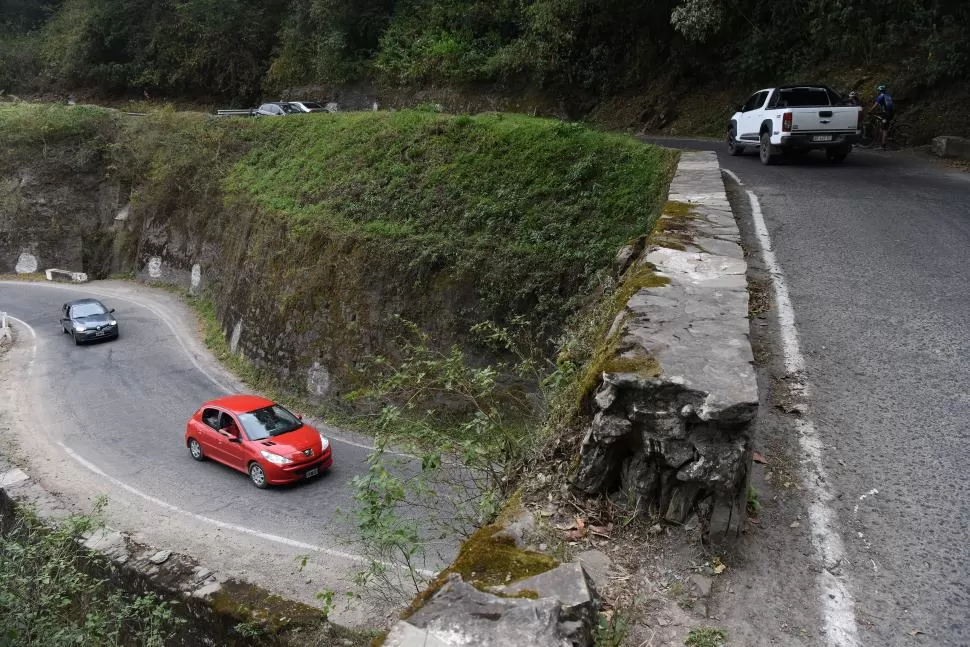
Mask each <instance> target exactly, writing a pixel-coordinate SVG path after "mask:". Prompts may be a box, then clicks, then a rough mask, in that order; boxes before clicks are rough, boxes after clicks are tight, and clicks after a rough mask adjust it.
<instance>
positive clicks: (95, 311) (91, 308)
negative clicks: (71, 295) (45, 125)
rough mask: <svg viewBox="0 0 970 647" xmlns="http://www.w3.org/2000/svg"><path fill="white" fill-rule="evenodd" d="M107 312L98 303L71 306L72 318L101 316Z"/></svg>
mask: <svg viewBox="0 0 970 647" xmlns="http://www.w3.org/2000/svg"><path fill="white" fill-rule="evenodd" d="M105 312H107V310H105V309H104V306H102V305H101V304H100V303H81V304H79V305H76V306H71V316H72V317H90V316H91V315H103V314H104V313H105Z"/></svg>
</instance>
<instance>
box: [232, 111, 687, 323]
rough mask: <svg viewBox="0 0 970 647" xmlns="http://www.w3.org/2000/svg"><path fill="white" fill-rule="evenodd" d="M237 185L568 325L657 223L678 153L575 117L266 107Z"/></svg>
mask: <svg viewBox="0 0 970 647" xmlns="http://www.w3.org/2000/svg"><path fill="white" fill-rule="evenodd" d="M258 126H259V127H258V128H256V129H254V130H253V131H251V133H250V135H251V136H252V141H251V145H252V149H251V151H250V153H249V154H248V155H247V156H246V157H244V158H243V159H242V160H241V161H240V163H239V164H237V165H236V166H235V168H234V169H233V171H232V173H231V175H230V178H229V182H228V186H229V188H230V190H231V191H232V192H234V193H239V194H245V195H248V196H250V197H251V198H252V199H253V200H254V201H255V202H256V204H258V205H259V206H261V207H262V208H264V209H266V210H269V211H272V212H274V213H277V214H279V215H280V216H281V217H283V218H285V219H287V220H288V221H289V223H290V224H291V225H292V227H293V229H292V232H293V234H294V235H295V236H296V237H300V236H302V235H309V234H310V233H311V232H313V231H314V230H317V229H326V230H329V231H331V232H344V233H350V234H352V235H354V236H362V237H364V238H367V239H379V240H381V241H383V244H385V245H387V246H388V248H389V253H393V251H394V250H396V251H398V252H401V251H404V252H406V253H405V254H404V256H405V257H407V258H409V259H410V265H412V266H415V265H427V266H435V267H442V266H444V267H450V268H451V274H452V275H453V276H456V277H457V276H467V275H472V276H475V277H476V280H475V284H476V286H477V290H478V297H479V298H480V299H481V300H482V301H483V302H484V304H485V309H486V310H488V311H490V314H497V315H499V316H500V317H501V316H502V315H509V314H524V315H527V316H528V317H529V318H530V319H532V321H533V323H535V324H537V325H538V330H540V331H541V332H543V333H545V334H552V333H556V332H558V328H559V327H560V326H561V325H562V323H563V322H564V321H565V319H566V317H567V316H568V315H569V314H570V313H571V312H572V311H574V310H575V308H576V306H577V304H578V303H579V300H580V299H581V298H582V297H583V295H584V294H585V293H586V292H588V290H589V289H590V287H591V285H592V282H593V280H594V278H595V277H597V276H598V275H599V274H600V273H601V272H602V271H603V270H604V269H605V268H607V267H608V265H609V261H610V259H611V258H612V256H613V254H614V253H615V252H616V250H617V249H618V248H619V247H620V246H622V244H623V243H624V242H625V241H626V240H628V239H630V238H633V237H636V236H638V235H642V234H643V233H645V232H648V231H649V230H650V228H651V227H652V225H653V222H654V220H655V218H656V217H657V214H658V213H659V209H660V200H659V197H658V194H659V193H661V190H662V188H663V187H666V185H667V182H668V180H669V177H670V175H669V174H670V169H671V164H672V160H673V159H674V156H673V153H671V152H669V151H666V150H663V149H658V148H653V147H648V146H644V145H642V144H640V143H639V142H636V141H634V140H633V139H630V138H628V137H624V136H619V135H612V134H606V133H602V132H597V131H594V130H590V129H587V128H585V127H583V126H581V125H578V124H570V123H562V122H558V121H552V120H545V119H536V118H530V117H524V116H517V115H504V114H494V115H484V116H478V117H468V116H457V117H455V116H444V115H438V114H433V113H427V112H398V113H357V114H345V115H312V116H310V117H309V118H301V119H280V120H266V121H263V122H260V123H259V124H258Z"/></svg>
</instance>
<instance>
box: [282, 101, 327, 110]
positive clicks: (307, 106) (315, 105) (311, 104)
mask: <svg viewBox="0 0 970 647" xmlns="http://www.w3.org/2000/svg"><path fill="white" fill-rule="evenodd" d="M290 105H291V106H293V107H294V108H296V109H297V110H299V111H300V112H326V111H327V108H326V106H324V105H323V104H322V103H320V102H319V101H290Z"/></svg>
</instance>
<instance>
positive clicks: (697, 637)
mask: <svg viewBox="0 0 970 647" xmlns="http://www.w3.org/2000/svg"><path fill="white" fill-rule="evenodd" d="M726 642H727V632H726V631H725V630H723V629H715V628H712V627H699V628H696V629H691V630H690V633H689V634H687V638H686V640H684V645H686V646H687V647H724V645H725V644H726Z"/></svg>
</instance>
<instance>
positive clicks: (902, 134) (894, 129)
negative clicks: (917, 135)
mask: <svg viewBox="0 0 970 647" xmlns="http://www.w3.org/2000/svg"><path fill="white" fill-rule="evenodd" d="M882 122H883V118H882V117H881V116H879V115H878V114H875V113H871V112H870V113H869V114H868V115H867V117H866V120H865V121H864V122H863V123H862V134H861V135H860V137H859V143H858V146H859V147H860V148H871V147H872V146H875V145H876V144H877V143H878V142H880V141H882V138H881V136H880V133H881V132H882ZM911 139H912V129H911V128H910V126H909V125H908V124H902V123H899V122H897V121H896V120H895V119H893V120H892V121H891V122H889V136H888V137H887V138H886V146H890V145H892V146H894V147H895V148H906V147H907V146H909V142H910V140H911Z"/></svg>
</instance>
